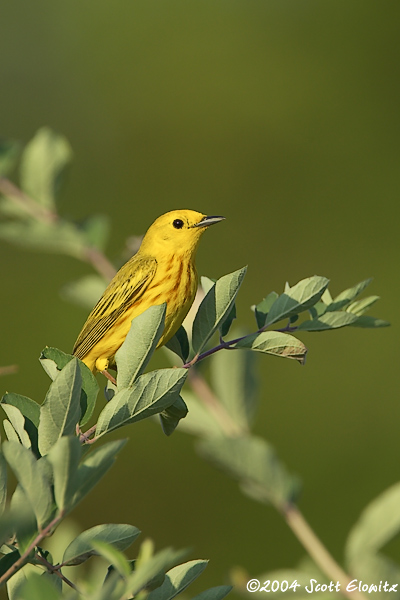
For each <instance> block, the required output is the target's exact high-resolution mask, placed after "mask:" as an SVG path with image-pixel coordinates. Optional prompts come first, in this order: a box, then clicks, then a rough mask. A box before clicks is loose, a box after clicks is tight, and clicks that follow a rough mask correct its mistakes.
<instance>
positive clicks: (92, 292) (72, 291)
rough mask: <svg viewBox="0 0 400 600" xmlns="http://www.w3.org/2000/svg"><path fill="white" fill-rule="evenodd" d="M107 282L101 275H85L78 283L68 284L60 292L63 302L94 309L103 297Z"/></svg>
mask: <svg viewBox="0 0 400 600" xmlns="http://www.w3.org/2000/svg"><path fill="white" fill-rule="evenodd" d="M106 287H107V282H106V280H105V279H104V278H103V277H100V275H95V274H91V275H85V277H81V278H80V279H77V280H76V281H70V282H69V283H66V284H65V285H64V286H63V287H62V288H61V291H60V295H61V297H62V298H63V300H68V301H69V302H73V303H74V304H78V305H79V306H83V307H84V308H88V309H92V308H93V306H94V305H95V304H96V303H97V301H98V300H99V298H100V297H101V296H102V294H103V292H104V290H105V289H106Z"/></svg>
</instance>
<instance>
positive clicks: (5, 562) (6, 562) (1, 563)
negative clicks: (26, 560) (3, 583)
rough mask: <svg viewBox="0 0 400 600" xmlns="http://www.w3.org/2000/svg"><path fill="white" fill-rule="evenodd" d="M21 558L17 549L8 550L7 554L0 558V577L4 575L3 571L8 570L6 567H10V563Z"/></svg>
mask: <svg viewBox="0 0 400 600" xmlns="http://www.w3.org/2000/svg"><path fill="white" fill-rule="evenodd" d="M19 558H21V555H20V553H19V552H18V550H14V551H13V552H10V553H9V554H6V555H5V556H3V558H2V559H0V577H1V576H2V575H4V573H5V572H6V571H8V569H9V568H10V567H12V565H13V564H14V563H15V562H16V561H17V560H18V559H19Z"/></svg>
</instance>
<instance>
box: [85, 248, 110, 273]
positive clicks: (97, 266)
mask: <svg viewBox="0 0 400 600" xmlns="http://www.w3.org/2000/svg"><path fill="white" fill-rule="evenodd" d="M83 260H85V261H86V262H88V263H89V264H91V265H92V267H93V268H94V270H95V271H97V272H98V273H99V275H101V276H102V277H104V279H107V280H108V281H109V280H111V279H112V278H113V277H114V275H115V274H116V272H117V270H116V268H115V267H114V265H113V264H112V262H110V261H109V260H108V258H107V257H106V256H105V254H103V253H102V252H100V250H97V248H94V247H93V246H87V247H86V248H85V249H84V253H83Z"/></svg>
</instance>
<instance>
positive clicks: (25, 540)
mask: <svg viewBox="0 0 400 600" xmlns="http://www.w3.org/2000/svg"><path fill="white" fill-rule="evenodd" d="M6 517H7V523H6V524H5V527H4V528H3V527H1V529H2V534H3V535H4V534H5V533H6V529H7V526H8V528H9V529H8V533H13V534H15V535H16V539H17V541H18V549H19V551H20V552H21V553H24V552H25V550H26V549H27V548H28V546H30V544H31V542H32V541H33V540H34V539H35V538H36V536H37V534H38V525H37V519H36V516H35V513H34V510H33V507H32V506H31V503H30V502H29V498H28V496H27V494H25V492H24V490H23V488H22V487H21V485H20V484H18V485H17V487H16V488H15V491H14V493H13V495H12V496H11V501H10V511H9V512H8V514H7V515H6ZM3 518H4V517H3ZM3 535H2V538H3ZM10 537H11V536H9V535H8V536H7V539H10Z"/></svg>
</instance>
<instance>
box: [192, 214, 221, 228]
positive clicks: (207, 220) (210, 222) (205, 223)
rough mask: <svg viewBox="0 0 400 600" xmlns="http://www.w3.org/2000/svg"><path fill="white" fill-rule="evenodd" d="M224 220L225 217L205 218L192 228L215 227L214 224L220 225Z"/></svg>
mask: <svg viewBox="0 0 400 600" xmlns="http://www.w3.org/2000/svg"><path fill="white" fill-rule="evenodd" d="M224 219H225V217H216V216H213V217H203V218H202V220H201V221H199V222H198V223H196V224H195V225H192V227H209V226H210V225H214V223H219V222H220V221H223V220H224Z"/></svg>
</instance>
